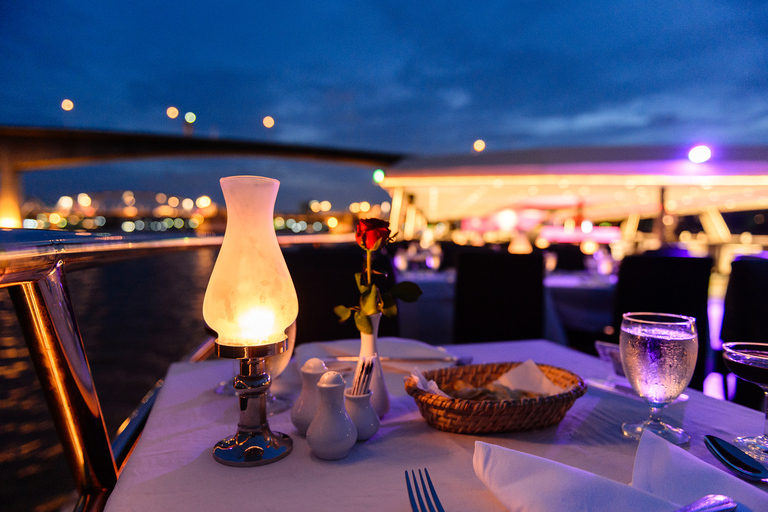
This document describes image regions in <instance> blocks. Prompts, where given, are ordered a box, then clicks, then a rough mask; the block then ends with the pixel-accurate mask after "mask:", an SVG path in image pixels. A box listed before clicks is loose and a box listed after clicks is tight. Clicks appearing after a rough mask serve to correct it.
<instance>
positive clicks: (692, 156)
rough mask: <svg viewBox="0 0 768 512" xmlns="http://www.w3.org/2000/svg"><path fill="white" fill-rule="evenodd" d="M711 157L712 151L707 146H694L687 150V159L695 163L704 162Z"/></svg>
mask: <svg viewBox="0 0 768 512" xmlns="http://www.w3.org/2000/svg"><path fill="white" fill-rule="evenodd" d="M711 157H712V151H711V150H710V149H709V148H708V147H707V146H696V147H695V148H693V149H691V150H690V151H689V152H688V160H690V161H691V162H693V163H695V164H700V163H703V162H706V161H707V160H709V159H710V158H711Z"/></svg>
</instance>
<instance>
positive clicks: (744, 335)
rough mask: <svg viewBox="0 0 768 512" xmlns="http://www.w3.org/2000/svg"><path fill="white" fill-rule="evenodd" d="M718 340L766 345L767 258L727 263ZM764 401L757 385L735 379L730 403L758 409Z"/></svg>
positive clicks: (767, 304) (742, 258)
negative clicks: (729, 270)
mask: <svg viewBox="0 0 768 512" xmlns="http://www.w3.org/2000/svg"><path fill="white" fill-rule="evenodd" d="M720 339H721V340H723V342H729V341H750V342H755V343H768V259H765V258H758V257H744V256H742V257H741V258H738V259H736V260H735V261H734V262H733V263H731V275H730V277H729V278H728V287H727V288H726V291H725V301H724V303H723V326H722V329H721V330H720ZM764 398H765V394H764V393H763V392H762V390H761V389H760V388H759V387H758V386H755V385H753V384H749V383H745V382H743V381H741V380H740V379H737V381H736V390H735V395H734V399H733V400H734V402H736V403H739V404H741V405H746V406H747V407H752V408H753V409H758V410H762V409H763V407H764V405H763V402H764Z"/></svg>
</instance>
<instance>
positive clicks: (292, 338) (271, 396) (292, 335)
mask: <svg viewBox="0 0 768 512" xmlns="http://www.w3.org/2000/svg"><path fill="white" fill-rule="evenodd" d="M285 334H286V335H287V336H288V346H286V347H285V352H283V353H281V354H277V355H276V356H272V357H268V358H266V359H265V362H266V366H267V373H268V374H269V376H270V377H271V378H272V380H273V381H274V380H276V379H277V378H278V377H279V376H280V374H281V373H283V372H284V371H285V369H286V368H287V367H288V363H290V362H291V356H293V348H294V346H295V345H296V321H294V322H293V323H292V324H291V325H289V326H288V328H287V329H286V330H285ZM292 405H293V402H292V401H291V397H290V396H288V395H279V394H277V393H274V392H273V390H272V387H270V388H269V390H268V391H267V414H269V415H270V416H272V415H273V414H277V413H279V412H283V411H285V410H287V409H290V408H291V406H292Z"/></svg>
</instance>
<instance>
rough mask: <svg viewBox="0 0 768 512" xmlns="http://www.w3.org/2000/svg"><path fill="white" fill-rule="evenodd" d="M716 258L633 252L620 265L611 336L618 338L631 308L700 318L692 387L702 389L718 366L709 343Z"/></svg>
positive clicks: (615, 339) (697, 325)
mask: <svg viewBox="0 0 768 512" xmlns="http://www.w3.org/2000/svg"><path fill="white" fill-rule="evenodd" d="M712 262H713V260H712V258H710V257H704V258H681V257H674V256H655V255H644V254H641V255H632V256H627V257H625V258H624V259H623V260H622V262H621V266H620V267H619V276H618V277H619V280H618V283H617V285H616V295H615V302H614V315H613V325H612V327H613V334H612V335H611V340H612V341H615V342H618V340H619V333H620V329H621V316H622V315H623V314H624V313H627V312H629V311H635V312H641V311H648V312H656V313H674V314H678V315H686V316H692V317H694V318H696V328H697V332H698V334H699V354H698V358H697V362H696V370H695V371H694V373H693V378H692V379H691V384H690V385H691V387H693V388H694V389H699V390H701V389H702V388H703V385H704V377H706V376H707V374H708V373H709V372H711V371H713V370H714V367H713V366H714V365H713V360H712V357H711V347H710V343H709V318H708V315H707V305H708V300H709V278H710V276H711V274H712Z"/></svg>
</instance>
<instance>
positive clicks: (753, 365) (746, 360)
mask: <svg viewBox="0 0 768 512" xmlns="http://www.w3.org/2000/svg"><path fill="white" fill-rule="evenodd" d="M723 360H724V361H725V366H726V367H727V368H728V370H730V371H731V373H733V374H735V375H736V376H737V377H739V378H740V379H743V380H745V381H747V382H751V383H753V384H757V385H758V386H760V387H761V388H762V390H763V392H764V393H765V396H766V400H768V343H748V342H733V343H723ZM734 443H735V444H736V445H738V446H739V447H740V448H742V449H743V450H744V451H746V452H747V453H748V454H750V455H751V456H752V457H754V458H756V459H757V460H759V461H762V462H768V408H766V413H765V430H764V434H763V435H761V436H754V437H737V438H736V439H734Z"/></svg>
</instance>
